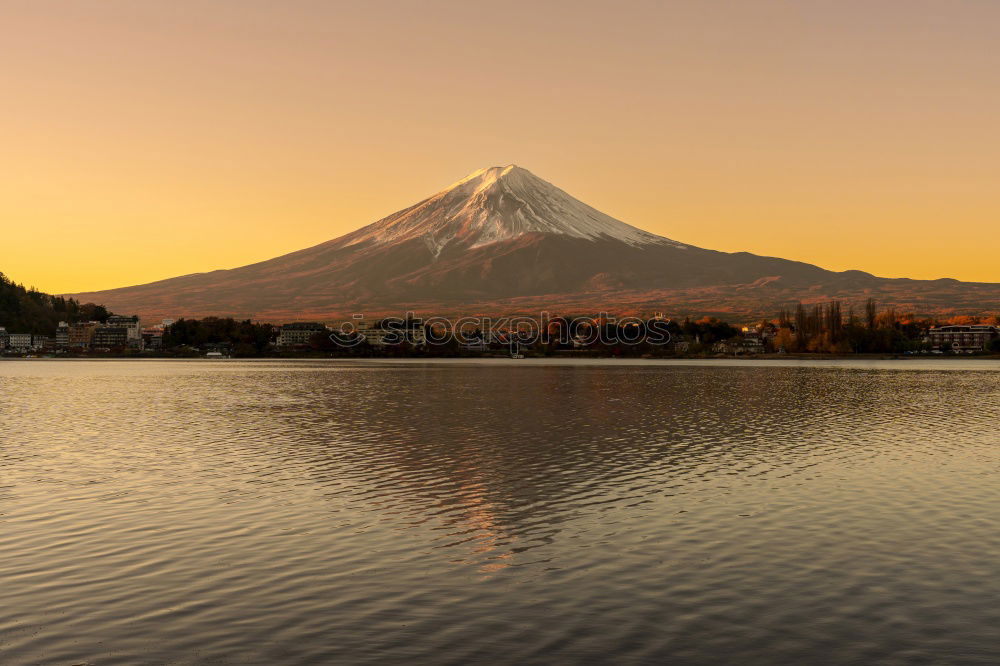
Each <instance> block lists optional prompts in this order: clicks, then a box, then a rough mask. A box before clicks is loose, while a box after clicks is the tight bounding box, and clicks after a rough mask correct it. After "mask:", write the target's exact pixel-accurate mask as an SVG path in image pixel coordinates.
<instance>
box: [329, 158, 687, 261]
mask: <svg viewBox="0 0 1000 666" xmlns="http://www.w3.org/2000/svg"><path fill="white" fill-rule="evenodd" d="M527 233H542V234H561V235H565V236H571V237H575V238H583V239H588V240H595V241H596V240H598V239H613V240H618V241H621V242H624V243H627V244H629V245H633V246H638V245H648V244H664V245H673V246H675V247H684V246H683V245H681V244H680V243H677V242H675V241H672V240H669V239H666V238H663V237H662V236H657V235H656V234H652V233H649V232H647V231H643V230H641V229H638V228H636V227H633V226H631V225H628V224H626V223H624V222H621V221H619V220H616V219H615V218H613V217H610V216H608V215H605V214H604V213H602V212H600V211H599V210H596V209H595V208H592V207H590V206H588V205H587V204H585V203H583V202H582V201H579V200H578V199H575V198H574V197H572V196H570V195H569V194H567V193H566V192H564V191H563V190H561V189H559V188H558V187H556V186H554V185H552V184H551V183H548V182H546V181H545V180H542V179H541V178H539V177H538V176H536V175H535V174H533V173H531V172H530V171H528V170H527V169H524V168H521V167H519V166H516V165H514V164H508V165H506V166H494V167H488V168H485V169H479V170H478V171H474V172H473V173H471V174H469V175H468V176H466V177H465V178H463V179H461V180H459V181H457V182H455V183H453V184H452V185H450V186H449V187H447V188H446V189H444V190H442V191H440V192H438V193H437V194H435V195H433V196H431V197H429V198H427V199H425V200H423V201H421V202H420V203H418V204H416V205H415V206H411V207H410V208H406V209H404V210H401V211H399V212H398V213H394V214H393V215H390V216H389V217H386V218H384V219H382V220H379V221H378V222H375V223H374V224H370V225H368V226H367V227H364V228H362V229H359V230H358V231H357V232H355V233H353V234H350V235H349V237H348V239H346V240H348V242H347V245H354V244H357V243H362V242H366V241H371V242H375V243H379V244H385V243H396V242H401V241H405V240H411V239H414V238H420V239H422V240H423V241H424V242H425V243H426V244H427V247H428V249H429V250H430V252H431V254H432V255H433V256H435V257H436V256H438V255H439V254H440V253H441V251H442V250H443V249H444V248H445V247H446V246H447V245H449V244H451V243H460V244H461V245H462V246H463V247H467V248H474V247H480V246H483V245H488V244H490V243H496V242H499V241H504V240H510V239H514V238H517V237H519V236H522V235H524V234H527Z"/></svg>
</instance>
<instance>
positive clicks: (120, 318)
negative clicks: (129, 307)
mask: <svg viewBox="0 0 1000 666" xmlns="http://www.w3.org/2000/svg"><path fill="white" fill-rule="evenodd" d="M104 325H105V326H106V327H108V328H124V329H125V331H126V341H127V344H128V346H130V347H139V346H140V345H141V344H142V328H141V327H140V325H139V315H131V316H126V315H111V316H110V317H108V320H107V321H106V322H105V323H104Z"/></svg>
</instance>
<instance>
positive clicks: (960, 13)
mask: <svg viewBox="0 0 1000 666" xmlns="http://www.w3.org/2000/svg"><path fill="white" fill-rule="evenodd" d="M0 53H2V63H3V64H2V66H0V67H2V72H3V78H2V88H0V90H2V93H0V99H2V103H0V220H2V222H3V225H2V232H0V233H2V235H0V271H3V272H5V273H7V274H8V275H9V276H10V277H12V278H14V279H16V280H18V281H22V282H24V283H26V284H33V285H36V286H37V287H39V288H41V289H44V290H47V291H52V292H70V291H83V290H91V289H103V288H110V287H116V286H124V285H129V284H138V283H143V282H148V281H151V280H154V279H159V278H166V277H172V276H175V275H181V274H185V273H191V272H198V271H205V270H211V269H215V268H231V267H235V266H239V265H243V264H247V263H251V262H254V261H259V260H262V259H267V258H270V257H273V256H276V255H278V254H283V253H285V252H289V251H293V250H297V249H300V248H303V247H307V246H310V245H314V244H317V243H320V242H322V241H325V240H328V239H330V238H334V237H336V236H339V235H341V234H343V233H346V232H348V231H351V230H353V229H355V228H357V227H359V226H362V225H364V224H367V223H369V222H372V221H374V220H376V219H378V218H380V217H383V216H385V215H387V214H389V213H392V212H394V211H396V210H398V209H400V208H403V207H405V206H407V205H410V204H412V203H414V202H416V201H418V200H419V199H422V198H424V197H425V196H428V195H430V194H432V193H434V192H436V191H438V190H440V189H442V188H443V187H445V186H447V185H448V184H449V183H451V182H453V181H455V180H457V179H459V178H461V177H462V176H464V175H466V174H467V173H468V172H471V171H473V170H475V169H477V168H480V167H484V166H490V165H497V164H508V163H516V164H519V165H521V166H523V167H525V168H528V169H530V170H531V171H533V172H534V173H536V174H537V175H539V176H541V177H542V178H545V179H546V180H549V181H550V182H553V183H554V184H556V185H558V186H559V187H562V188H563V189H565V190H567V191H568V192H569V193H571V194H573V195H574V196H576V197H578V198H580V199H582V200H583V201H585V202H587V203H589V204H590V205H592V206H595V207H596V208H598V209H600V210H602V211H604V212H606V213H608V214H610V215H613V216H615V217H617V218H619V219H622V220H624V221H626V222H629V223H631V224H634V225H636V226H639V227H641V228H643V229H648V230H650V231H653V232H656V233H659V234H662V235H665V236H668V237H670V238H674V239H676V240H680V241H683V242H686V243H691V244H693V245H698V246H701V247H708V248H713V249H720V250H728V251H736V250H748V251H751V252H755V253H758V254H765V255H774V256H782V257H786V258H790V259H799V260H803V261H808V262H811V263H816V264H819V265H821V266H823V267H825V268H831V269H837V270H842V269H847V268H858V269H862V270H867V271H869V272H872V273H875V274H878V275H884V276H890V277H898V276H907V277H917V278H937V277H945V276H947V277H955V278H960V279H965V280H980V281H993V282H1000V261H998V257H997V254H998V253H997V250H998V246H1000V243H998V242H997V238H998V234H997V222H998V214H1000V163H998V161H1000V2H996V1H995V0H979V1H976V0H967V1H964V2H963V1H958V0H955V1H950V2H949V1H945V0H940V1H937V2H926V1H922V0H902V1H898V2H889V1H885V2H878V1H873V0H867V1H865V2H850V1H845V0H830V1H824V2H818V1H812V2H810V1H806V0H800V1H792V0H788V1H786V2H773V1H759V2H758V1H748V0H738V1H734V2H708V1H696V0H691V1H690V2H666V1H664V2H644V1H635V2H584V1H581V0H574V1H572V2H556V1H550V2H489V3H485V2H483V3H479V2H465V1H462V2H378V1H371V0H368V1H364V2H358V1H357V0H354V1H352V2H333V1H324V2H310V1H298V2H291V1H284V2H273V1H267V2H257V1H253V0H240V1H239V2H221V1H218V0H216V1H214V2H200V3H195V2H183V1H177V0H171V1H170V2H163V1H161V0H158V1H157V2H139V1H135V0H129V1H115V0H111V1H102V2H76V1H74V2H46V1H45V0H23V1H21V0H0Z"/></svg>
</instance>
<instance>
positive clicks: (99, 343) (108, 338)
mask: <svg viewBox="0 0 1000 666" xmlns="http://www.w3.org/2000/svg"><path fill="white" fill-rule="evenodd" d="M128 342H129V340H128V329H126V328H122V327H120V326H98V327H97V328H95V329H94V337H93V339H92V340H91V341H90V346H91V347H95V348H100V349H113V348H115V347H124V346H126V345H127V344H128Z"/></svg>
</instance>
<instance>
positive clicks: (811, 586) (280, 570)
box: [0, 363, 1000, 663]
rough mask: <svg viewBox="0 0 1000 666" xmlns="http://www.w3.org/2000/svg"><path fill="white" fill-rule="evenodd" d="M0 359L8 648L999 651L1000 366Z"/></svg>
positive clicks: (426, 655) (217, 653) (415, 655)
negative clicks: (483, 364) (981, 368)
mask: <svg viewBox="0 0 1000 666" xmlns="http://www.w3.org/2000/svg"><path fill="white" fill-rule="evenodd" d="M15 368H16V369H15ZM0 381H2V382H3V386H2V389H3V390H4V394H5V395H6V396H8V397H9V398H8V400H6V401H4V402H3V403H0V422H2V425H3V428H2V430H0V589H3V590H4V591H5V597H6V598H7V600H8V603H6V604H4V605H3V608H2V609H0V638H2V640H0V661H4V662H6V663H22V662H38V661H45V662H58V661H66V662H70V661H84V660H91V661H95V662H96V661H100V662H101V663H143V662H151V663H163V662H171V661H179V662H191V661H200V660H202V659H204V660H213V659H216V660H218V659H229V660H232V661H239V662H243V663H259V662H266V661H272V662H288V661H295V662H300V663H308V662H313V663H328V662H329V661H330V659H331V656H333V655H336V656H339V657H341V659H344V660H348V661H354V662H371V663H386V662H395V661H413V660H414V659H423V660H430V659H433V660H434V661H436V662H446V663H472V662H477V661H492V662H496V661H501V662H503V661H507V662H512V663H513V662H518V663H524V662H532V661H537V662H551V661H553V660H560V661H570V662H587V661H593V660H594V659H609V658H611V657H612V656H613V657H614V658H615V659H616V660H617V661H622V662H628V661H635V662H642V663H648V662H652V661H657V662H659V661H664V660H670V661H676V662H681V663H717V662H718V661H719V658H720V656H722V657H725V656H726V655H734V654H739V655H741V657H740V661H743V662H747V663H753V662H758V663H776V662H777V663H781V662H789V663H792V662H794V663H802V662H815V661H837V662H839V661H859V662H865V661H873V660H874V661H883V662H892V661H899V662H908V663H909V662H914V661H918V662H919V661H927V662H942V661H947V662H949V663H977V662H981V663H990V661H995V658H996V657H997V654H996V650H995V646H996V644H997V641H998V640H1000V635H998V633H997V632H998V630H997V626H1000V611H998V610H997V607H996V604H995V603H994V602H995V597H996V594H997V593H998V592H1000V589H998V587H997V583H996V581H997V580H998V578H997V577H996V575H995V574H996V562H997V561H998V557H997V556H998V555H1000V536H998V535H1000V530H997V529H996V526H997V522H998V520H1000V515H998V511H1000V509H998V507H1000V488H998V484H997V483H996V479H997V472H998V471H1000V452H998V450H1000V447H998V444H1000V436H998V435H997V434H996V430H995V424H996V422H997V419H998V417H1000V401H998V398H1000V373H996V372H990V371H968V372H953V371H952V372H948V371H945V372H940V371H934V370H928V371H914V370H907V371H894V370H882V369H878V370H876V369H865V368H853V369H851V368H839V369H817V368H815V367H795V366H793V365H784V366H780V367H768V368H760V367H749V366H747V365H743V364H737V365H731V366H712V367H697V366H685V365H678V366H670V367H655V366H636V367H613V366H612V367H572V366H570V367H565V366H562V367H560V366H530V365H529V366H524V367H469V366H447V365H440V364H430V365H414V364H407V365H401V366H393V365H357V364H347V365H344V364H335V363H233V364H228V363H227V364H220V365H214V366H213V365H211V364H208V365H206V364H199V363H163V364H157V363H133V364H128V363H118V364H114V363H80V364H74V363H50V364H34V365H31V364H28V365H24V364H22V365H18V366H12V365H5V366H0Z"/></svg>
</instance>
